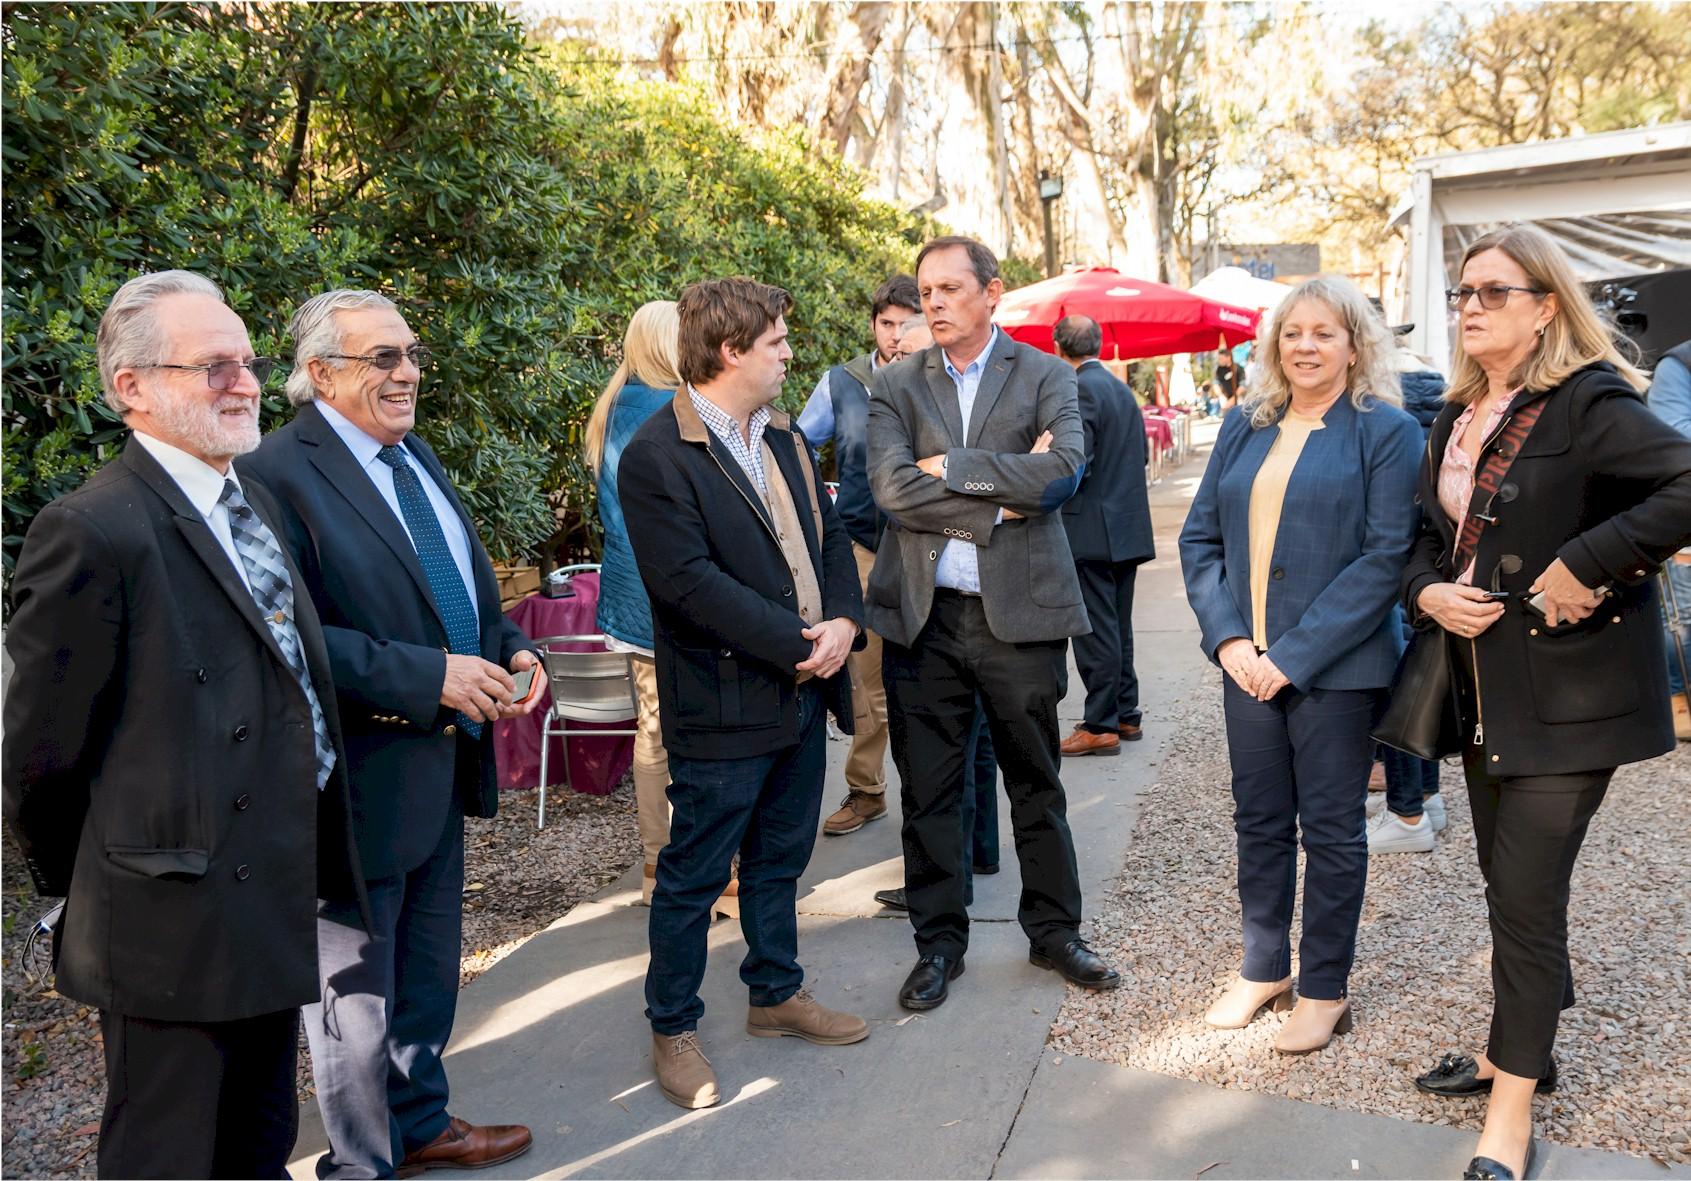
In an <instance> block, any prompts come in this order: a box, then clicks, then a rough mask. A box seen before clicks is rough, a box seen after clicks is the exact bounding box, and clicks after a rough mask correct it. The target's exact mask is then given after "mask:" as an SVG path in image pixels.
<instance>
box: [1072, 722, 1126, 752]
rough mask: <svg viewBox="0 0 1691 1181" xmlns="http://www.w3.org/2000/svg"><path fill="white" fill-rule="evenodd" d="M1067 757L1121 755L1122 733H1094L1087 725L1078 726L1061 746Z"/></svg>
mask: <svg viewBox="0 0 1691 1181" xmlns="http://www.w3.org/2000/svg"><path fill="white" fill-rule="evenodd" d="M1059 749H1061V750H1062V752H1063V756H1064V757H1065V758H1073V757H1075V756H1076V755H1119V754H1120V753H1121V735H1120V734H1094V733H1093V732H1092V731H1090V730H1088V729H1087V728H1086V727H1085V726H1076V727H1075V728H1074V733H1073V734H1070V735H1069V736H1068V737H1067V738H1065V739H1063V745H1062V746H1061V747H1060V748H1059Z"/></svg>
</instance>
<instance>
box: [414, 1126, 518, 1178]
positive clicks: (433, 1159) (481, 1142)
mask: <svg viewBox="0 0 1691 1181" xmlns="http://www.w3.org/2000/svg"><path fill="white" fill-rule="evenodd" d="M533 1144H534V1137H533V1136H532V1135H530V1134H529V1130H528V1129H527V1128H525V1127H523V1126H522V1125H521V1124H481V1125H479V1126H478V1125H476V1124H471V1123H465V1122H464V1121H463V1120H461V1119H459V1118H458V1117H457V1116H452V1117H451V1118H450V1119H449V1120H448V1121H447V1124H446V1131H444V1132H442V1133H441V1134H440V1135H438V1136H436V1137H435V1138H434V1139H433V1140H431V1141H430V1142H429V1143H427V1144H425V1145H423V1146H422V1147H421V1148H416V1149H413V1150H412V1151H410V1152H408V1153H406V1154H405V1160H404V1161H402V1162H401V1163H400V1166H399V1168H397V1169H395V1170H394V1173H395V1174H396V1175H397V1176H400V1177H416V1176H418V1175H419V1174H421V1173H423V1172H425V1171H426V1170H428V1169H485V1168H487V1167H488V1166H490V1165H497V1164H503V1163H504V1162H505V1161H508V1160H510V1159H511V1158H513V1157H518V1156H521V1155H522V1154H523V1153H525V1152H527V1151H528V1150H529V1149H530V1148H531V1147H532V1146H533Z"/></svg>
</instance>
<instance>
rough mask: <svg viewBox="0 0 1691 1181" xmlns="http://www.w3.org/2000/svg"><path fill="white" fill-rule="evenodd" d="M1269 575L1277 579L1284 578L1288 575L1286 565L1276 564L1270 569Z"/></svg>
mask: <svg viewBox="0 0 1691 1181" xmlns="http://www.w3.org/2000/svg"><path fill="white" fill-rule="evenodd" d="M1269 576H1270V577H1271V578H1275V579H1281V578H1284V577H1286V568H1285V567H1284V566H1276V567H1274V569H1273V570H1271V571H1269Z"/></svg>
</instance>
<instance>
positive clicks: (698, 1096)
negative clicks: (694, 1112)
mask: <svg viewBox="0 0 1691 1181" xmlns="http://www.w3.org/2000/svg"><path fill="white" fill-rule="evenodd" d="M652 1071H653V1073H655V1074H656V1075H657V1076H658V1090H660V1091H662V1092H663V1097H664V1098H665V1099H668V1100H669V1101H670V1102H671V1103H673V1104H675V1105H676V1106H677V1107H687V1108H699V1107H715V1106H716V1105H717V1104H718V1103H719V1102H721V1100H722V1092H721V1091H720V1090H718V1089H717V1085H716V1071H714V1070H712V1069H711V1068H710V1059H709V1058H706V1057H705V1052H704V1051H703V1050H702V1049H700V1048H699V1034H698V1031H697V1030H692V1029H689V1030H688V1031H687V1032H685V1033H677V1034H673V1035H672V1034H663V1033H654V1034H653V1035H652Z"/></svg>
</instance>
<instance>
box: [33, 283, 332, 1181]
mask: <svg viewBox="0 0 1691 1181" xmlns="http://www.w3.org/2000/svg"><path fill="white" fill-rule="evenodd" d="M97 355H98V359H99V366H100V379H101V383H102V385H103V386H104V387H105V393H106V401H107V402H108V403H109V404H110V405H111V406H112V408H113V409H114V410H116V411H117V412H118V413H119V414H121V415H122V416H123V420H124V424H125V425H126V426H127V427H129V428H130V429H131V430H132V431H133V432H134V433H133V436H132V437H131V438H130V440H129V442H128V444H127V445H126V446H125V447H124V450H123V451H122V453H121V454H120V455H119V456H118V457H117V458H116V459H114V460H113V461H112V462H111V463H109V464H107V465H106V466H105V467H104V468H102V469H101V470H100V471H99V472H97V473H95V475H94V476H92V477H91V478H90V479H89V480H88V482H87V483H86V484H84V485H83V486H82V487H81V488H80V489H78V490H77V491H75V492H72V493H70V494H69V495H67V496H62V497H60V498H59V499H57V500H55V501H54V502H53V503H52V504H50V505H48V506H47V507H46V508H44V509H43V510H41V512H40V514H39V515H37V517H36V518H35V521H34V523H33V524H32V525H31V526H30V530H29V536H28V537H27V539H26V540H25V542H24V546H23V550H22V552H21V553H20V554H19V556H18V565H17V571H16V574H15V575H14V577H13V580H12V596H13V598H12V603H13V612H12V621H11V628H10V631H9V633H8V646H9V647H10V650H11V654H12V659H13V660H14V661H15V675H14V676H13V679H12V682H11V691H10V693H8V694H7V697H6V752H5V774H4V779H5V810H6V819H7V821H8V822H9V823H10V825H11V827H12V831H13V833H14V834H15V835H16V837H17V839H18V844H19V846H20V847H21V848H22V850H23V854H24V857H25V859H26V860H27V862H28V864H29V869H30V872H31V874H32V875H33V876H34V878H35V884H36V888H37V889H38V890H40V892H41V893H42V894H45V895H67V896H68V897H67V899H66V902H65V906H64V911H63V915H62V919H61V922H60V924H59V928H58V931H57V936H56V941H55V950H56V953H57V954H56V957H55V958H56V963H57V968H58V978H57V987H58V990H59V991H60V992H61V993H63V994H64V995H66V996H68V997H71V998H73V999H75V1000H78V1001H81V1002H83V1003H85V1004H88V1005H92V1006H95V1007H97V1008H98V1009H99V1010H100V1030H101V1033H102V1035H103V1037H104V1041H105V1057H106V1107H105V1114H104V1116H103V1118H102V1119H101V1123H100V1149H99V1157H98V1162H99V1165H98V1168H99V1175H100V1176H102V1177H286V1176H287V1175H288V1174H287V1163H288V1155H289V1153H290V1152H291V1151H292V1149H293V1145H294V1137H295V1134H296V1132H297V1131H298V1127H299V1104H298V1101H297V1099H296V1098H295V1094H294V1072H295V1066H296V1059H297V1044H298V1029H299V1015H298V1011H299V1006H300V1005H302V1004H306V1003H309V1002H310V1001H311V1000H312V999H313V998H314V997H315V996H316V994H317V930H316V897H317V895H318V893H319V892H320V890H324V889H332V890H338V891H341V892H342V893H344V895H345V896H346V897H347V898H348V921H349V922H351V923H354V924H359V923H361V922H362V921H363V920H362V917H361V916H360V913H359V906H358V902H357V898H358V890H357V888H356V882H357V879H358V875H357V870H356V865H357V862H356V853H355V852H354V849H353V846H352V841H351V837H350V834H349V833H348V832H347V829H346V818H347V816H348V815H349V812H350V802H349V800H348V798H347V780H346V775H345V773H344V770H343V767H344V763H343V761H342V760H341V759H339V758H338V757H337V749H338V746H339V726H340V723H339V719H338V717H337V714H336V710H335V694H334V685H333V682H332V679H331V675H330V661H329V656H328V653H327V652H326V651H325V648H324V643H323V632H322V629H321V627H320V626H319V624H318V621H317V615H316V612H315V611H314V610H313V608H312V603H311V599H310V598H309V597H308V596H307V595H306V594H305V591H304V589H303V587H302V580H301V578H300V572H299V570H298V568H297V567H296V566H295V565H294V564H293V563H292V562H291V561H289V560H288V558H287V556H286V554H285V552H284V551H283V549H282V547H281V546H280V545H279V544H278V542H277V536H278V534H279V533H280V518H279V513H278V512H277V509H276V506H275V504H274V502H273V501H272V500H271V499H270V498H269V497H268V496H267V495H265V493H264V490H263V489H262V487H260V486H259V484H258V483H257V481H254V480H245V481H243V480H242V479H240V478H239V477H238V476H237V475H236V474H235V473H234V472H233V471H231V470H230V460H231V459H233V458H234V457H235V456H236V455H240V454H242V453H244V452H247V451H250V450H252V449H253V448H254V447H256V446H258V438H259V436H258V399H259V385H260V380H261V379H262V378H263V377H264V376H265V375H266V374H268V373H269V371H270V367H271V365H272V362H270V361H268V360H265V359H263V358H258V357H254V356H253V352H252V346H251V344H250V343H249V342H248V340H247V330H246V327H245V326H244V325H243V324H242V323H241V319H240V317H239V316H237V315H236V314H235V313H234V312H232V311H231V310H230V309H229V308H228V307H227V306H225V304H224V302H223V295H222V293H221V292H220V291H218V289H217V287H216V286H215V285H214V284H212V283H211V282H210V281H209V280H206V279H204V278H201V277H200V276H198V275H194V274H190V273H188V272H186V271H162V272H159V273H156V274H151V275H143V276H141V277H139V278H136V279H131V280H130V281H129V282H128V283H125V284H124V285H123V286H122V287H121V288H119V289H118V292H117V294H116V296H114V297H113V299H112V302H111V306H110V307H108V308H107V310H106V314H105V315H104V317H102V318H101V321H100V329H99V334H98V340H97ZM320 878H321V880H320Z"/></svg>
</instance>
